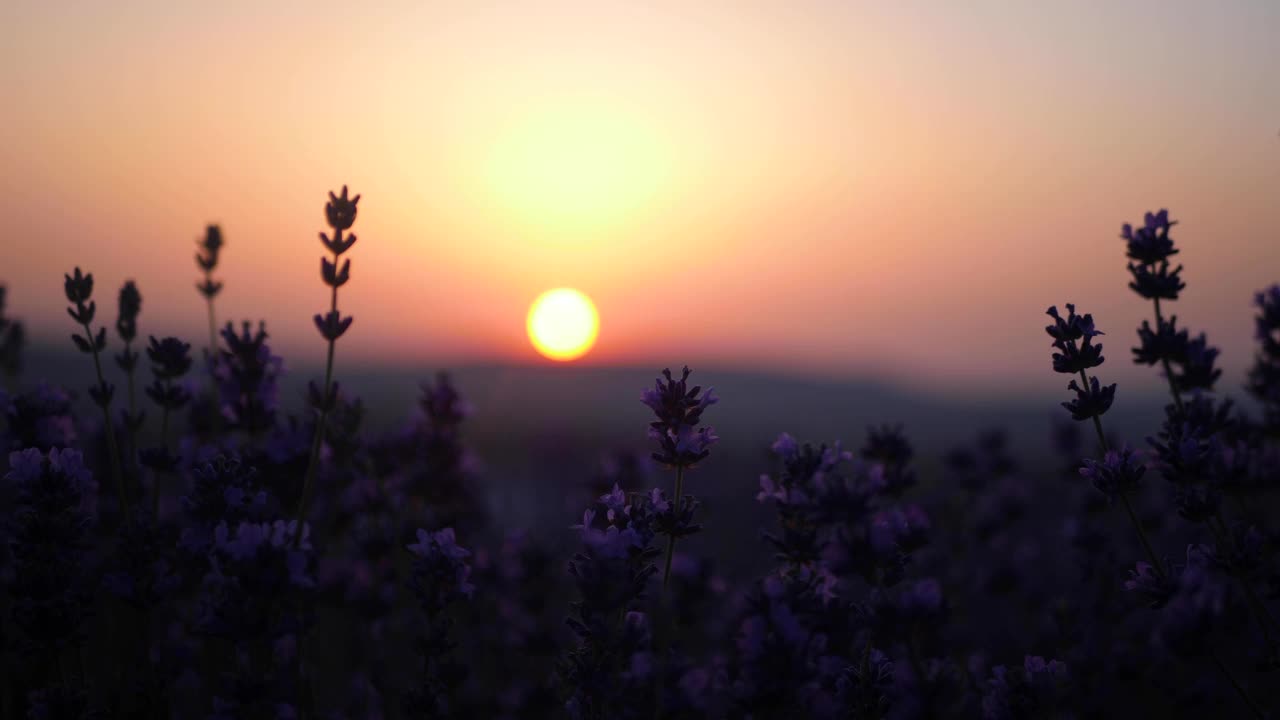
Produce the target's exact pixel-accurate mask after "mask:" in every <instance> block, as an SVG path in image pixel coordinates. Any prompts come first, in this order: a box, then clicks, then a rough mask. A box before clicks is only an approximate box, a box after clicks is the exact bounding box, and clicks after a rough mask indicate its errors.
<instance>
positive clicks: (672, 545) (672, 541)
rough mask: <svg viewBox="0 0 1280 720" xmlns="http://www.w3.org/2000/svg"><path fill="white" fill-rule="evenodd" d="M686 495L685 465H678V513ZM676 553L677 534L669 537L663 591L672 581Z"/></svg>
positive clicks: (676, 502) (663, 573) (663, 570)
mask: <svg viewBox="0 0 1280 720" xmlns="http://www.w3.org/2000/svg"><path fill="white" fill-rule="evenodd" d="M682 497H684V465H677V466H676V496H675V497H674V498H672V502H674V503H675V508H676V515H677V516H679V514H680V498H682ZM675 554H676V536H675V535H671V536H669V537H668V538H667V561H666V563H665V564H664V565H663V568H662V592H663V593H666V591H667V585H668V584H670V582H671V558H672V557H673V556H674V555H675Z"/></svg>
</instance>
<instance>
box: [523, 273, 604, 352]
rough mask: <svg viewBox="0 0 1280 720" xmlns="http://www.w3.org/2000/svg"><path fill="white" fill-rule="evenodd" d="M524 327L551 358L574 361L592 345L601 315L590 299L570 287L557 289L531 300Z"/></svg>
mask: <svg viewBox="0 0 1280 720" xmlns="http://www.w3.org/2000/svg"><path fill="white" fill-rule="evenodd" d="M526 327H527V329H528V331H529V340H530V341H531V342H533V346H534V347H535V348H537V349H538V352H540V353H542V354H543V355H545V356H547V357H549V358H551V359H552V360H575V359H577V358H580V357H582V356H583V355H586V354H587V351H588V350H590V349H591V346H592V345H595V343H596V335H597V334H598V333H599V331H600V316H599V315H598V314H597V313H596V306H595V304H593V303H592V302H591V298H589V297H587V296H586V295H583V294H582V293H580V292H578V291H577V290H573V289H571V288H556V289H555V290H548V291H546V292H544V293H542V294H541V295H539V296H538V299H537V300H534V301H533V305H532V306H531V307H530V308H529V319H528V321H527V323H526Z"/></svg>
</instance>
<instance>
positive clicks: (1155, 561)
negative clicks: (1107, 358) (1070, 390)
mask: <svg viewBox="0 0 1280 720" xmlns="http://www.w3.org/2000/svg"><path fill="white" fill-rule="evenodd" d="M1080 379H1081V380H1083V381H1084V384H1085V387H1086V388H1088V386H1089V376H1088V375H1086V374H1085V371H1084V370H1081V371H1080ZM1093 428H1094V429H1095V430H1097V431H1098V444H1099V445H1100V446H1101V447H1102V452H1103V454H1104V455H1105V454H1106V453H1108V452H1110V451H1111V444H1110V443H1108V442H1107V434H1106V433H1105V432H1103V431H1102V418H1100V417H1098V416H1097V415H1094V416H1093ZM1120 502H1121V504H1122V505H1124V511H1125V512H1126V513H1127V514H1128V515H1129V520H1130V522H1132V523H1133V528H1134V529H1135V530H1137V531H1138V539H1139V540H1141V541H1142V547H1143V548H1144V549H1146V551H1147V558H1149V559H1150V560H1151V566H1152V567H1154V568H1155V569H1156V572H1157V573H1159V574H1160V577H1162V578H1163V577H1165V573H1164V566H1163V565H1161V564H1160V559H1159V557H1158V556H1157V555H1156V551H1155V550H1153V549H1152V547H1151V541H1149V540H1147V531H1146V530H1144V529H1143V528H1142V522H1141V521H1139V520H1138V515H1137V514H1136V513H1135V512H1134V511H1133V505H1131V504H1130V503H1129V496H1128V494H1126V493H1123V492H1122V493H1120Z"/></svg>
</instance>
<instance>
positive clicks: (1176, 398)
mask: <svg viewBox="0 0 1280 720" xmlns="http://www.w3.org/2000/svg"><path fill="white" fill-rule="evenodd" d="M1151 302H1152V303H1153V304H1154V305H1155V306H1156V333H1159V332H1160V328H1161V327H1163V326H1164V316H1163V315H1161V314H1160V298H1152V299H1151ZM1160 363H1161V364H1162V365H1164V376H1165V377H1166V378H1168V379H1169V392H1170V393H1171V394H1172V395H1173V404H1174V405H1175V406H1177V408H1178V412H1179V413H1181V412H1182V395H1181V394H1180V393H1179V392H1178V384H1177V383H1176V382H1174V379H1173V368H1172V367H1171V366H1170V365H1169V358H1167V357H1161V358H1160Z"/></svg>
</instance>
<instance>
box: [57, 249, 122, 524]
mask: <svg viewBox="0 0 1280 720" xmlns="http://www.w3.org/2000/svg"><path fill="white" fill-rule="evenodd" d="M64 277H65V281H64V282H63V290H64V291H65V293H66V296H67V302H69V303H71V304H72V305H73V307H69V308H67V314H68V315H70V316H71V319H72V320H75V321H76V323H77V324H78V325H80V326H81V327H83V328H84V335H83V336H81V335H79V334H73V335H72V336H71V339H72V340H73V341H74V342H75V345H76V347H77V348H78V349H79V350H80V352H82V353H85V354H86V355H92V356H93V367H94V370H95V371H96V372H97V377H98V382H97V384H95V385H93V386H91V387H90V388H89V395H90V397H92V398H93V401H94V402H95V403H96V404H97V405H98V407H100V408H102V419H103V428H102V432H103V434H104V435H105V436H106V438H107V454H108V456H109V457H110V460H111V477H112V478H113V479H114V480H115V484H116V493H117V495H118V496H119V500H120V507H121V509H122V510H123V511H124V515H125V518H126V519H127V518H128V516H129V494H128V491H127V489H126V488H125V485H124V474H123V472H122V471H121V469H120V449H119V448H118V447H117V446H116V433H115V426H114V425H113V423H112V421H111V397H112V395H113V394H114V393H115V387H114V386H112V385H111V384H110V383H108V382H107V381H106V378H104V377H103V375H102V360H101V359H100V357H99V356H100V355H101V353H102V352H103V350H104V349H105V348H106V347H107V328H106V327H105V326H104V327H102V328H100V329H99V330H98V333H97V334H96V335H95V334H94V332H93V328H92V327H91V324H92V323H93V318H94V315H95V314H96V312H97V303H95V302H94V301H93V300H92V296H93V274H92V273H90V274H88V275H85V274H82V273H81V272H80V268H78V267H77V268H76V269H75V274H74V275H65V276H64Z"/></svg>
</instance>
